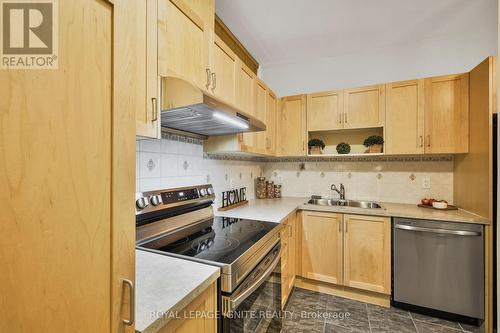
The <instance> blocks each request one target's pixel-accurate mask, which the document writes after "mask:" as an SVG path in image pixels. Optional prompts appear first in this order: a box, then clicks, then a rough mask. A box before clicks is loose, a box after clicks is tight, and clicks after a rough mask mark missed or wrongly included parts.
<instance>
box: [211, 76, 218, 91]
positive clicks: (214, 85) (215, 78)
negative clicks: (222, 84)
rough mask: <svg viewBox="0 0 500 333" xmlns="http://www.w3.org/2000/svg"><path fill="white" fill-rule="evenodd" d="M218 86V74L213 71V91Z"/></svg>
mask: <svg viewBox="0 0 500 333" xmlns="http://www.w3.org/2000/svg"><path fill="white" fill-rule="evenodd" d="M215 88H217V74H215V73H212V91H214V90H215Z"/></svg>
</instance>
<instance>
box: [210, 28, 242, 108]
mask: <svg viewBox="0 0 500 333" xmlns="http://www.w3.org/2000/svg"><path fill="white" fill-rule="evenodd" d="M212 51H213V65H212V66H211V69H212V73H211V75H212V78H211V86H210V91H211V92H212V93H213V94H214V95H216V96H217V97H220V98H221V99H222V100H224V101H226V102H229V103H231V104H235V103H236V77H237V74H238V67H237V66H238V57H237V56H236V54H235V53H234V52H233V51H232V50H231V49H230V48H229V46H227V45H226V43H224V42H223V41H222V40H221V39H220V38H219V37H218V36H215V37H214V43H213V50H212Z"/></svg>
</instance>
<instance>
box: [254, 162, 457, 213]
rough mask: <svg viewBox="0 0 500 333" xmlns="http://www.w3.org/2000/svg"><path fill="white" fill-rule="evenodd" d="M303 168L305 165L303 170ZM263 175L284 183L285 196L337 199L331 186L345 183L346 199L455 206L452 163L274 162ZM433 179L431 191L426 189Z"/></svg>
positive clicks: (268, 165)
mask: <svg viewBox="0 0 500 333" xmlns="http://www.w3.org/2000/svg"><path fill="white" fill-rule="evenodd" d="M300 166H303V169H302V170H301V168H300ZM264 176H265V177H266V178H270V179H271V180H273V181H275V182H278V183H282V184H283V188H282V193H283V195H284V196H292V197H302V196H305V197H308V196H311V195H312V194H318V195H323V196H333V197H337V196H338V194H337V193H334V192H333V191H331V190H330V185H331V184H337V185H338V184H339V183H343V184H344V186H345V188H346V198H348V199H356V200H374V201H381V202H384V201H385V202H397V203H418V202H420V199H422V198H423V197H433V198H436V199H444V200H447V201H448V202H449V203H453V160H452V159H451V158H444V159H441V160H439V159H437V160H425V159H423V160H419V161H391V160H385V161H384V160H382V161H377V160H374V161H371V162H367V161H333V162H332V161H330V162H305V163H299V162H272V163H266V164H265V166H264ZM424 180H430V188H423V182H424Z"/></svg>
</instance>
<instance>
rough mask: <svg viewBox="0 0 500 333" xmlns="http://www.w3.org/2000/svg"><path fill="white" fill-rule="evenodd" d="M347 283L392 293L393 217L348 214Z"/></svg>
mask: <svg viewBox="0 0 500 333" xmlns="http://www.w3.org/2000/svg"><path fill="white" fill-rule="evenodd" d="M343 270H344V281H343V285H345V286H349V287H353V288H358V289H364V290H369V291H375V292H379V293H383V294H390V293H391V221H390V218H387V217H377V216H364V215H344V269H343Z"/></svg>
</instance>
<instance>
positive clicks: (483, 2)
mask: <svg viewBox="0 0 500 333" xmlns="http://www.w3.org/2000/svg"><path fill="white" fill-rule="evenodd" d="M216 12H217V15H219V17H220V18H221V19H222V20H223V21H224V23H225V24H226V25H227V26H228V27H229V28H230V29H231V31H232V32H233V33H234V34H235V35H236V36H237V38H238V39H239V40H240V41H241V42H242V43H243V44H244V45H245V47H246V48H247V49H248V50H249V51H250V53H252V55H253V56H254V57H255V58H256V59H257V60H258V62H259V63H260V65H261V74H262V77H263V78H264V80H265V81H266V82H267V83H268V84H269V85H270V86H271V87H272V88H273V89H274V90H275V91H276V92H277V93H278V94H279V95H282V96H283V95H288V94H293V93H300V92H310V91H319V90H326V89H335V88H342V87H347V86H351V85H360V84H369V83H375V82H383V81H378V80H385V81H388V80H398V79H410V78H415V77H421V76H426V75H436V74H445V73H439V71H440V70H441V71H443V72H453V71H461V70H468V69H470V67H472V66H473V65H474V64H475V63H478V62H480V61H481V60H482V58H484V57H486V56H487V55H491V54H496V53H497V52H496V49H497V1H496V0H417V1H416V0H376V1H374V0H309V1H307V0H216ZM411 75H413V76H411Z"/></svg>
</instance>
